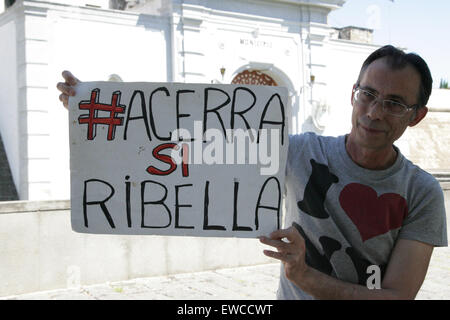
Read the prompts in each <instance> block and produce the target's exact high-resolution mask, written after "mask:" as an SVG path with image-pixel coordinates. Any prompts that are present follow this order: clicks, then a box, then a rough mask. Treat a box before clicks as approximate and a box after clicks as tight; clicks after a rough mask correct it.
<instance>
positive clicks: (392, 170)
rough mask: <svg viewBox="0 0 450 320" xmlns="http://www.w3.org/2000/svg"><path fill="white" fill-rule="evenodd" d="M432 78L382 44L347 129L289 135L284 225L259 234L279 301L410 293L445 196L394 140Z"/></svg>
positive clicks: (436, 235) (414, 116)
mask: <svg viewBox="0 0 450 320" xmlns="http://www.w3.org/2000/svg"><path fill="white" fill-rule="evenodd" d="M63 77H64V78H65V80H66V81H65V83H58V84H57V88H58V89H59V90H60V91H61V92H62V94H61V95H60V100H61V101H62V102H63V104H64V105H65V106H66V107H67V103H68V97H69V96H70V95H74V94H75V91H74V88H73V86H75V85H76V84H77V82H78V81H79V80H77V79H76V78H75V77H74V76H73V75H71V74H70V73H69V72H67V71H65V72H63ZM431 83H432V79H431V75H430V72H429V70H428V67H427V65H426V63H425V62H424V61H423V60H422V59H421V58H420V57H419V56H417V55H414V54H408V55H406V54H405V53H404V52H402V51H400V50H397V49H395V48H394V47H392V46H385V47H383V48H380V49H378V50H377V51H375V52H374V53H372V54H371V55H370V56H369V57H368V58H367V60H366V61H365V62H364V64H363V66H362V68H361V72H360V75H359V78H358V81H357V83H356V84H355V86H354V87H353V92H352V100H351V104H352V106H353V113H352V130H351V132H350V133H349V134H348V135H346V136H341V137H338V138H333V137H322V136H317V135H314V134H312V133H306V134H301V135H295V136H291V137H290V145H289V153H288V161H287V167H286V190H287V194H286V205H287V213H286V218H285V224H286V225H288V226H291V227H289V228H287V229H282V230H278V231H275V232H273V233H272V234H271V235H270V236H269V237H261V238H260V241H261V242H262V243H264V244H267V245H269V246H272V247H274V248H276V249H277V251H272V250H265V251H264V254H266V255H267V256H269V257H273V258H275V259H278V260H280V261H281V262H282V271H281V275H280V286H279V290H278V298H279V299H311V298H316V299H366V298H367V299H377V298H378V299H412V298H414V297H415V296H416V294H417V292H418V290H419V289H420V286H421V285H422V282H423V280H424V278H425V275H426V271H427V268H428V264H429V261H430V258H431V254H432V251H433V247H434V246H445V245H447V234H446V222H445V209H444V201H443V194H442V190H441V189H440V186H439V184H438V182H437V181H436V180H435V179H434V178H433V177H432V176H431V175H429V174H427V173H426V172H424V171H423V170H421V169H420V168H418V167H417V166H414V165H413V164H412V163H411V162H409V161H408V160H407V159H406V158H405V157H404V156H403V155H402V154H401V153H400V151H399V150H398V149H397V148H396V147H395V146H394V145H393V143H394V141H395V140H397V139H398V138H400V136H401V135H402V134H403V132H404V131H405V129H406V128H407V127H408V126H414V125H416V124H417V123H419V122H420V121H421V120H422V119H423V118H424V117H425V115H426V113H427V108H426V103H427V101H428V97H429V95H430V93H431ZM377 277H379V279H380V281H379V283H377ZM373 287H375V288H378V289H370V288H373Z"/></svg>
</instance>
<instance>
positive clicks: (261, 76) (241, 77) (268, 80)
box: [231, 70, 278, 86]
mask: <svg viewBox="0 0 450 320" xmlns="http://www.w3.org/2000/svg"><path fill="white" fill-rule="evenodd" d="M231 83H232V84H250V85H261V86H278V84H277V83H276V81H275V80H274V79H273V78H272V77H271V76H269V75H268V74H265V73H263V72H261V71H258V70H244V71H242V72H240V73H238V74H237V75H236V76H235V77H234V78H233V80H232V81H231Z"/></svg>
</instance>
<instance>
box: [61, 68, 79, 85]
mask: <svg viewBox="0 0 450 320" xmlns="http://www.w3.org/2000/svg"><path fill="white" fill-rule="evenodd" d="M62 76H63V78H64V80H66V83H67V84H69V85H71V86H74V85H76V84H77V83H78V82H80V80H78V79H77V78H75V76H74V75H73V74H72V73H71V72H70V71H67V70H64V71H63V72H62Z"/></svg>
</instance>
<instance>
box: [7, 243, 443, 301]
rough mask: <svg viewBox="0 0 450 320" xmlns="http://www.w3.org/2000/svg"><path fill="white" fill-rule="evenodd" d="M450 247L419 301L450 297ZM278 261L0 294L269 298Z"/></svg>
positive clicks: (437, 254)
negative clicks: (75, 286) (69, 287)
mask: <svg viewBox="0 0 450 320" xmlns="http://www.w3.org/2000/svg"><path fill="white" fill-rule="evenodd" d="M449 262H450V248H449V247H446V248H437V249H435V250H434V254H433V257H432V259H431V263H430V267H429V271H428V274H427V277H426V279H425V282H424V284H423V286H422V289H421V290H420V292H419V294H418V295H417V299H419V300H428V299H436V300H449V299H450V265H449ZM278 274H279V264H277V263H274V264H265V265H258V266H249V267H240V268H232V269H220V270H215V271H205V272H196V273H187V274H178V275H171V276H164V277H151V278H141V279H133V280H128V281H121V282H111V283H105V284H100V285H92V286H81V287H79V288H71V289H64V290H52V291H45V292H35V293H29V294H23V295H16V296H8V297H0V300H37V299H39V300H126V299H133V300H141V299H146V300H172V299H176V300H178V299H180V300H203V299H210V300H217V299H220V300H236V299H239V300H271V299H275V293H276V289H277V286H278Z"/></svg>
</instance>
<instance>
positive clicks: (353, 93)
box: [350, 83, 356, 106]
mask: <svg viewBox="0 0 450 320" xmlns="http://www.w3.org/2000/svg"><path fill="white" fill-rule="evenodd" d="M355 89H356V83H355V84H354V85H353V88H352V97H351V100H350V104H351V105H352V106H353V97H354V95H355Z"/></svg>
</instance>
